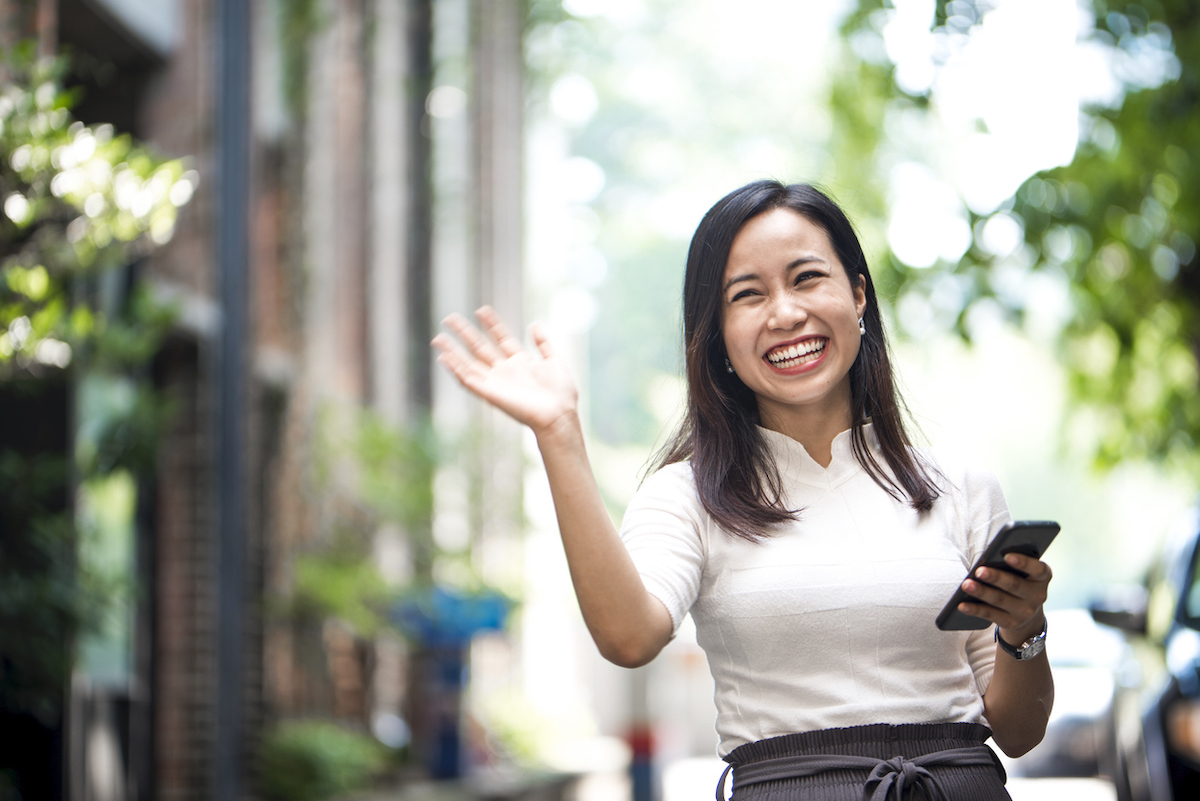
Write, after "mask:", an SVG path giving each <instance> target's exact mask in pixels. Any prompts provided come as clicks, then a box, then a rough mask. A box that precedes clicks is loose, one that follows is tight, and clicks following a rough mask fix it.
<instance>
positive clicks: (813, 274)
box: [796, 270, 821, 286]
mask: <svg viewBox="0 0 1200 801" xmlns="http://www.w3.org/2000/svg"><path fill="white" fill-rule="evenodd" d="M820 277H821V273H818V272H814V271H811V270H810V271H809V272H806V273H800V274H799V275H797V276H796V286H799V285H800V284H802V283H804V282H805V281H807V280H808V279H810V278H820Z"/></svg>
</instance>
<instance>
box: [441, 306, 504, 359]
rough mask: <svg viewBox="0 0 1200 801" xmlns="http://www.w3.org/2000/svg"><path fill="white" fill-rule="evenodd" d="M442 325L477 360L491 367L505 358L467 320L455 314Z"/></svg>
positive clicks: (443, 321)
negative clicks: (461, 342)
mask: <svg viewBox="0 0 1200 801" xmlns="http://www.w3.org/2000/svg"><path fill="white" fill-rule="evenodd" d="M442 325H444V326H446V327H447V328H449V329H450V330H451V331H453V332H454V333H455V335H456V336H458V338H459V339H461V340H462V341H463V344H465V345H466V346H467V348H468V349H469V350H470V351H471V353H472V354H474V356H475V358H477V359H479V360H480V361H482V362H484V363H485V364H488V365H491V364H495V363H496V362H498V361H500V360H501V359H503V358H504V356H503V354H502V353H501V352H500V351H499V350H498V349H497V348H496V346H495V345H493V344H492V343H491V342H490V341H488V338H487V337H486V336H484V335H483V334H482V333H481V332H480V331H479V329H478V328H476V327H475V326H473V325H471V324H470V323H469V322H467V318H465V317H463V316H462V315H461V314H458V313H455V314H451V315H450V316H448V317H447V318H446V319H445V320H442Z"/></svg>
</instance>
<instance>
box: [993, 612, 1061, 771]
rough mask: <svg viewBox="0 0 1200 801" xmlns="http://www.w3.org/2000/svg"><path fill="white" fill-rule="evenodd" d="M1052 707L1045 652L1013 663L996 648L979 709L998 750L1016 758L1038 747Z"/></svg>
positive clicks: (1052, 681) (1051, 688)
mask: <svg viewBox="0 0 1200 801" xmlns="http://www.w3.org/2000/svg"><path fill="white" fill-rule="evenodd" d="M1001 636H1004V634H1003V633H1002V634H1001ZM1005 641H1006V642H1007V641H1008V640H1007V638H1006V640H1005ZM1017 641H1018V642H1020V641H1023V640H1017ZM1053 706H1054V678H1053V676H1052V675H1051V673H1050V660H1049V659H1048V658H1047V657H1046V653H1045V651H1043V652H1042V653H1041V654H1039V655H1038V656H1036V657H1034V658H1033V659H1029V660H1017V659H1014V658H1013V657H1012V656H1011V655H1010V654H1008V653H1006V652H1005V651H1004V650H1003V649H1001V648H1000V646H999V645H997V646H996V664H995V668H994V670H993V672H992V681H991V684H989V685H988V690H987V693H985V694H984V696H983V708H984V715H985V716H986V717H987V720H988V723H989V724H990V725H991V727H992V738H993V739H994V740H995V741H996V744H997V745H998V746H1000V749H1001V750H1002V751H1004V753H1006V754H1008V755H1009V756H1010V757H1018V756H1021V755H1022V754H1024V753H1026V752H1028V751H1029V750H1030V749H1032V748H1033V747H1034V746H1035V745H1037V744H1038V743H1040V742H1041V741H1042V737H1043V736H1045V734H1046V724H1047V723H1048V722H1049V721H1050V709H1051V708H1052V707H1053Z"/></svg>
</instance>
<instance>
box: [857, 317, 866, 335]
mask: <svg viewBox="0 0 1200 801" xmlns="http://www.w3.org/2000/svg"><path fill="white" fill-rule="evenodd" d="M858 333H860V334H865V333H867V326H866V324H865V323H863V318H861V317H859V318H858Z"/></svg>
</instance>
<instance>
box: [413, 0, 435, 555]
mask: <svg viewBox="0 0 1200 801" xmlns="http://www.w3.org/2000/svg"><path fill="white" fill-rule="evenodd" d="M408 34H409V55H410V58H411V61H410V62H409V87H410V91H409V95H408V102H409V107H408V115H407V116H408V120H407V123H408V128H409V135H408V144H409V147H410V151H409V169H410V170H411V171H412V172H411V175H412V185H411V187H410V191H411V193H412V194H411V206H410V215H409V219H410V221H409V240H408V247H409V251H408V310H409V315H410V317H409V323H410V326H411V327H410V339H409V346H410V347H411V348H412V351H411V358H410V359H409V370H410V373H409V380H410V385H409V386H410V387H411V389H410V404H411V405H410V408H411V409H413V411H414V412H415V414H414V417H416V419H417V420H419V421H422V422H423V419H427V418H428V415H429V412H430V410H431V409H432V408H433V360H432V357H431V356H430V348H429V338H430V337H431V336H432V335H433V132H432V130H431V128H430V122H429V116H428V114H427V112H426V110H425V102H426V100H427V99H428V97H429V92H430V91H431V90H432V89H433V0H410V2H409V31H408ZM417 574H418V576H420V575H421V570H420V569H419V567H418V570H417Z"/></svg>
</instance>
